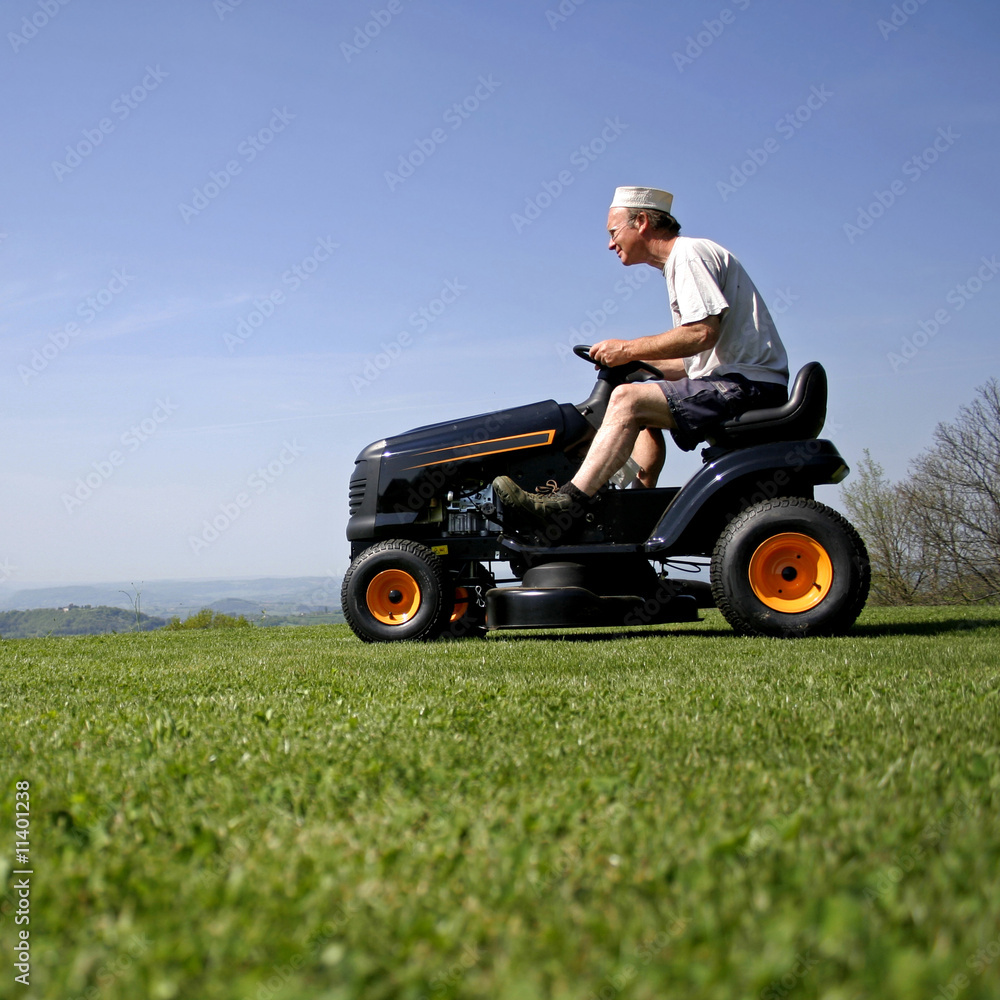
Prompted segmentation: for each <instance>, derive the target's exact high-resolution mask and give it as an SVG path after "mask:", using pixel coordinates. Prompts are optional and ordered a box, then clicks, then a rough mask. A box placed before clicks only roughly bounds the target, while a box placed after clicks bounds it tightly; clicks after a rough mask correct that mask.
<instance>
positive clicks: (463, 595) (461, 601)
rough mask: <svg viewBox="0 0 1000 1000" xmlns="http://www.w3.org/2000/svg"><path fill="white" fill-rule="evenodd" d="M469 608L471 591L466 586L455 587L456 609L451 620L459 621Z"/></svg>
mask: <svg viewBox="0 0 1000 1000" xmlns="http://www.w3.org/2000/svg"><path fill="white" fill-rule="evenodd" d="M468 610H469V592H468V591H467V590H466V589H465V587H456V588H455V610H454V611H452V613H451V619H450V620H451V621H453V622H457V621H459V620H460V619H461V618H463V617H464V616H465V612H466V611H468Z"/></svg>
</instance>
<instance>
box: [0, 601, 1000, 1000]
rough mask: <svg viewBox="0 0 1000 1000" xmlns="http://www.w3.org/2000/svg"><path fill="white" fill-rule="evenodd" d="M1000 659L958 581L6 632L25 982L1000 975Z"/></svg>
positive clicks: (1, 796) (545, 992)
mask: <svg viewBox="0 0 1000 1000" xmlns="http://www.w3.org/2000/svg"><path fill="white" fill-rule="evenodd" d="M998 660H1000V611H998V610H995V609H994V610H990V609H972V610H970V609H955V608H932V609H927V608H921V609H908V610H898V609H879V610H873V611H869V612H866V613H865V615H864V616H863V618H862V619H861V622H860V623H859V625H858V626H857V628H856V630H855V632H854V633H853V634H852V635H851V636H850V637H848V638H844V639H822V640H820V639H816V640H801V641H780V640H763V639H762V640H746V639H737V638H735V637H734V636H733V635H732V633H731V632H730V631H729V629H728V627H727V626H725V624H724V623H723V621H722V618H721V617H720V616H719V615H718V614H717V613H715V612H711V613H709V614H708V615H707V616H706V619H705V621H704V622H703V623H700V624H698V625H681V626H669V627H659V628H657V627H654V628H649V629H646V630H637V631H632V632H628V633H626V632H622V631H614V630H605V632H603V633H600V634H591V635H584V634H581V633H567V634H562V635H557V636H539V635H537V634H532V633H520V634H516V635H513V634H507V635H493V636H491V637H490V638H488V639H487V640H485V641H466V642H461V643H454V642H452V643H444V642H442V643H437V644H433V645H430V646H411V645H408V644H399V645H391V646H365V645H362V644H361V643H360V642H358V641H357V640H355V639H354V638H353V636H352V635H351V634H350V633H349V632H348V630H347V629H346V627H343V626H327V627H306V628H279V629H232V630H225V631H220V632H214V633H200V634H199V633H184V632H175V633H164V632H153V633H146V634H138V635H115V636H89V637H80V638H65V639H37V640H33V639H26V640H16V641H9V642H6V641H5V642H3V643H0V733H2V741H3V753H2V758H0V776H2V778H3V785H2V790H0V873H2V871H3V870H4V869H6V868H7V867H15V866H14V865H13V864H12V862H13V851H12V847H13V827H14V805H13V803H14V781H15V780H19V779H23V780H28V781H30V782H31V810H32V811H31V823H32V827H31V861H32V867H33V869H34V873H35V874H34V875H33V877H32V879H33V880H32V896H31V925H30V929H31V934H32V936H31V950H32V975H31V982H32V985H31V987H30V988H29V989H24V988H23V987H21V986H20V985H18V984H17V983H13V982H12V980H13V975H14V973H13V972H12V971H11V970H10V964H9V963H8V962H6V961H5V962H3V963H0V975H2V976H3V977H4V978H3V980H2V981H0V996H2V997H8V996H9V997H14V996H17V997H29V998H34V997H39V998H50V997H51V998H55V997H59V998H65V1000H73V998H76V997H88V998H90V997H94V998H97V997H99V998H101V1000H117V998H128V1000H139V998H147V997H148V998H153V1000H160V998H162V1000H169V998H172V997H177V998H184V1000H214V998H233V1000H239V998H251V1000H291V998H304V997H309V998H313V997H316V998H331V1000H332V998H341V997H343V998H347V997H363V998H365V1000H379V998H403V1000H406V998H411V1000H417V998H420V997H427V998H431V1000H438V998H445V997H490V998H518V1000H522V998H523V1000H531V998H535V997H539V998H541V997H556V998H580V1000H589V998H591V997H594V996H596V997H600V998H602V1000H603V998H613V997H619V996H620V997H623V998H625V997H628V998H643V1000H645V998H673V997H678V998H681V997H683V998H730V997H732V998H751V997H763V998H775V997H777V998H784V997H793V998H796V1000H797V998H813V997H818V998H823V1000H854V998H858V997H866V998H871V1000H875V998H879V1000H883V998H896V997H905V998H909V997H925V998H927V1000H936V998H937V996H938V991H939V990H941V989H944V990H945V991H947V990H949V989H951V990H952V991H953V992H951V993H950V994H948V993H947V992H946V994H945V995H950V996H960V997H961V998H962V1000H979V998H995V997H996V996H998V995H1000V971H998V970H1000V958H998V957H997V956H998V955H1000V837H998V825H997V814H998V806H1000V751H998V730H1000V722H998V720H1000V666H998ZM2 909H3V910H5V911H6V912H5V916H4V919H3V922H2V923H0V946H2V949H3V953H4V955H5V956H9V955H10V954H11V951H10V948H11V947H12V943H13V936H14V931H15V927H14V923H13V919H12V913H11V912H10V906H9V899H8V905H6V906H5V907H2ZM961 976H964V977H965V979H964V980H962V979H959V978H957V977H961ZM963 983H964V985H962V984H963Z"/></svg>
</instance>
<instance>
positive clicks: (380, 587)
mask: <svg viewBox="0 0 1000 1000" xmlns="http://www.w3.org/2000/svg"><path fill="white" fill-rule="evenodd" d="M365 602H366V603H367V605H368V610H369V611H370V612H371V613H372V614H373V615H374V616H375V617H376V618H377V619H378V620H379V621H380V622H381V623H382V624H383V625H404V624H405V623H406V622H408V621H409V620H410V619H411V618H412V617H413V616H414V615H415V614H416V613H417V612H418V611H419V610H420V584H418V583H417V581H416V580H414V578H413V577H412V576H410V574H409V573H407V572H406V571H405V570H401V569H384V570H382V572H381V573H379V574H377V575H376V576H375V577H374V579H373V580H372V582H371V583H369V584H368V590H367V591H365Z"/></svg>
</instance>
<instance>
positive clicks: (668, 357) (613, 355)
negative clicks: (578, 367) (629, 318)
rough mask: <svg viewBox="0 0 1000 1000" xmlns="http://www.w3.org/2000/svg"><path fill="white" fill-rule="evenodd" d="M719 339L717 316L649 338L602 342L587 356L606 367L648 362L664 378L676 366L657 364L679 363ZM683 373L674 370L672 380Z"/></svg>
mask: <svg viewBox="0 0 1000 1000" xmlns="http://www.w3.org/2000/svg"><path fill="white" fill-rule="evenodd" d="M718 339H719V317H718V316H706V317H705V319H702V320H698V321H697V322H695V323H685V324H683V325H682V326H675V327H674V328H673V329H672V330H667V331H665V332H664V333H657V334H654V335H653V336H652V337H637V338H636V339H635V340H602V341H601V342H600V343H599V344H594V346H593V347H591V349H590V356H591V357H592V358H593V359H594V360H595V361H599V362H600V363H601V364H603V365H607V366H608V367H609V368H614V367H615V366H616V365H624V364H626V363H627V362H629V361H648V362H650V363H651V364H652V365H654V366H655V367H656V368H661V369H662V370H663V373H664V375H665V376H666V377H667V378H670V377H671V374H669V373H674V372H675V370H676V368H677V366H676V365H674V364H670V365H662V366H661V365H659V364H657V362H659V361H671V362H672V361H680V360H681V359H683V358H690V357H691V356H692V355H694V354H700V353H701V352H702V351H707V350H710V349H711V348H712V347H714V346H715V343H716V341H717V340H718ZM682 374H683V372H682V371H679V370H677V371H676V374H673V375H672V377H673V378H679V377H680V376H681V375H682Z"/></svg>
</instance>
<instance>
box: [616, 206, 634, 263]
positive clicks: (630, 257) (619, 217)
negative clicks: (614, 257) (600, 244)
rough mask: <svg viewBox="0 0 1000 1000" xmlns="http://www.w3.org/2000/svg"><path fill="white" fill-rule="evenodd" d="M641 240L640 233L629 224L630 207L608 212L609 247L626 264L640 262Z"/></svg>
mask: <svg viewBox="0 0 1000 1000" xmlns="http://www.w3.org/2000/svg"><path fill="white" fill-rule="evenodd" d="M640 242H641V236H640V233H639V232H638V230H636V229H633V228H632V227H631V226H629V224H628V209H627V208H612V209H611V210H610V211H609V212H608V249H609V250H614V252H615V253H616V254H618V259H619V260H620V261H621V262H622V263H623V264H625V265H626V266H628V265H629V264H638V263H639V262H640V259H641V258H640V255H639V253H638V251H639V250H640V247H639V243H640Z"/></svg>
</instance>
